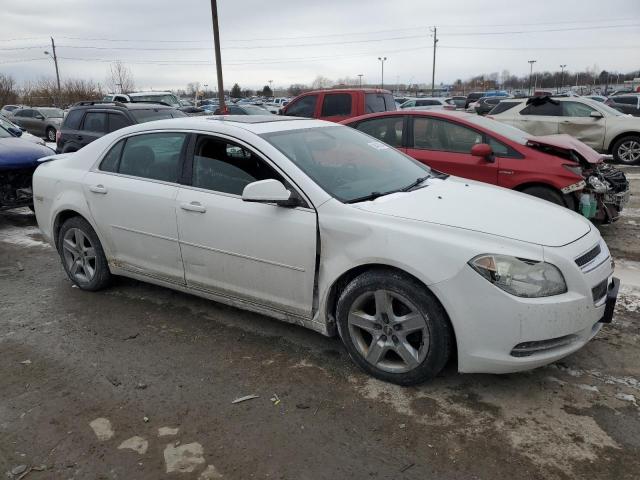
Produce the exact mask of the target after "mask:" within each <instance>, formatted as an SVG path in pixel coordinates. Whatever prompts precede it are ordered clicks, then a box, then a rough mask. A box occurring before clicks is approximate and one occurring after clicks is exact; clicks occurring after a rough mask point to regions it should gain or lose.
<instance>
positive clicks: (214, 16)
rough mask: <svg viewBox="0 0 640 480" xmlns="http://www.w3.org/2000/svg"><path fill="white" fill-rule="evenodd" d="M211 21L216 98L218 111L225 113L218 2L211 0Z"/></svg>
mask: <svg viewBox="0 0 640 480" xmlns="http://www.w3.org/2000/svg"><path fill="white" fill-rule="evenodd" d="M211 22H212V23H213V46H214V50H215V54H216V74H217V77H218V99H219V103H220V106H219V107H218V108H219V109H220V112H221V113H222V114H225V113H227V106H226V105H225V103H224V84H223V82H222V57H221V55H220V30H219V29H218V2H217V0H211Z"/></svg>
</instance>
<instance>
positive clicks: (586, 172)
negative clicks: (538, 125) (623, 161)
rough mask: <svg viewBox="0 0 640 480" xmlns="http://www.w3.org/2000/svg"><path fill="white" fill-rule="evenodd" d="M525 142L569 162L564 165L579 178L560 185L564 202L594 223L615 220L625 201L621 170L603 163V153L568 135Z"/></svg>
mask: <svg viewBox="0 0 640 480" xmlns="http://www.w3.org/2000/svg"><path fill="white" fill-rule="evenodd" d="M527 145H528V146H530V147H532V148H535V149H537V150H540V151H543V152H545V153H548V154H550V155H554V156H557V157H560V158H563V159H566V160H570V161H571V162H572V163H571V164H568V165H564V167H565V168H566V169H567V170H569V171H571V172H573V173H575V174H576V175H580V176H581V177H582V180H580V181H579V182H576V183H574V184H571V185H568V186H567V187H565V188H563V189H562V193H563V194H564V196H565V199H567V200H568V201H567V204H568V206H569V207H570V208H572V209H574V210H575V211H577V212H578V213H580V214H581V215H583V216H584V217H586V218H588V219H589V220H591V221H593V222H597V223H611V222H615V221H616V220H617V219H618V218H619V217H620V212H622V209H623V208H624V206H625V205H626V204H627V203H628V201H629V195H630V191H629V181H628V180H627V178H626V176H625V174H624V172H622V171H621V170H618V169H617V168H615V167H614V166H612V165H609V164H606V163H604V156H603V155H601V154H599V153H598V152H596V151H595V150H593V149H592V148H591V147H589V146H587V145H585V144H584V143H582V142H580V141H579V140H576V139H575V138H573V137H571V136H569V135H550V136H546V137H532V138H530V139H529V141H528V142H527Z"/></svg>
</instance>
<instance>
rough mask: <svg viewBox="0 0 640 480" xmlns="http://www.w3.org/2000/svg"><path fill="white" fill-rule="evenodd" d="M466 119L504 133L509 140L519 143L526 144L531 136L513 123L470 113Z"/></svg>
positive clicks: (499, 133)
mask: <svg viewBox="0 0 640 480" xmlns="http://www.w3.org/2000/svg"><path fill="white" fill-rule="evenodd" d="M465 120H467V121H469V122H471V123H474V124H476V125H478V126H479V127H482V128H484V129H486V130H489V131H491V132H494V133H497V134H498V135H502V136H503V137H505V138H508V139H509V140H511V141H513V142H516V143H519V144H520V145H526V143H527V140H528V139H529V138H530V137H531V135H529V134H528V133H527V132H523V131H522V130H520V129H518V128H516V127H512V126H511V125H506V124H504V123H502V122H498V121H496V120H492V119H490V118H487V117H481V116H479V115H469V116H468V117H465Z"/></svg>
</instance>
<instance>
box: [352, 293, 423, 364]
mask: <svg viewBox="0 0 640 480" xmlns="http://www.w3.org/2000/svg"><path fill="white" fill-rule="evenodd" d="M347 324H348V326H349V335H350V336H351V340H352V341H353V344H354V345H355V347H356V349H357V350H358V352H359V353H360V355H362V357H363V358H364V359H365V360H366V361H367V362H369V363H370V364H372V365H373V366H375V367H376V368H379V369H380V370H383V371H385V372H390V373H405V372H408V371H411V370H413V369H414V368H416V367H417V366H419V365H420V364H421V363H422V362H423V361H424V359H425V358H426V356H427V354H428V352H429V346H430V342H429V328H428V326H427V321H426V318H425V316H424V315H423V314H422V313H421V312H420V311H419V309H418V308H417V307H416V306H415V305H414V304H413V303H412V302H411V301H409V300H408V299H407V298H405V297H403V296H402V295H399V294H397V293H395V292H391V291H389V290H382V289H381V290H375V291H369V292H366V293H364V294H362V295H360V296H359V297H358V298H357V299H356V300H355V301H354V302H353V304H352V305H351V308H350V309H349V318H348V321H347Z"/></svg>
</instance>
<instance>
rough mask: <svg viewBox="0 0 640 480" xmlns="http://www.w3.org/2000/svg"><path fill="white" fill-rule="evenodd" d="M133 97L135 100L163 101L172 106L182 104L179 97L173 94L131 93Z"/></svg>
mask: <svg viewBox="0 0 640 480" xmlns="http://www.w3.org/2000/svg"><path fill="white" fill-rule="evenodd" d="M131 98H132V100H133V101H135V102H162V103H166V104H167V105H170V106H172V107H179V106H180V102H179V101H178V99H177V98H176V97H175V96H173V95H166V94H165V95H162V94H159V95H153V94H150V95H135V96H134V95H131Z"/></svg>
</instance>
